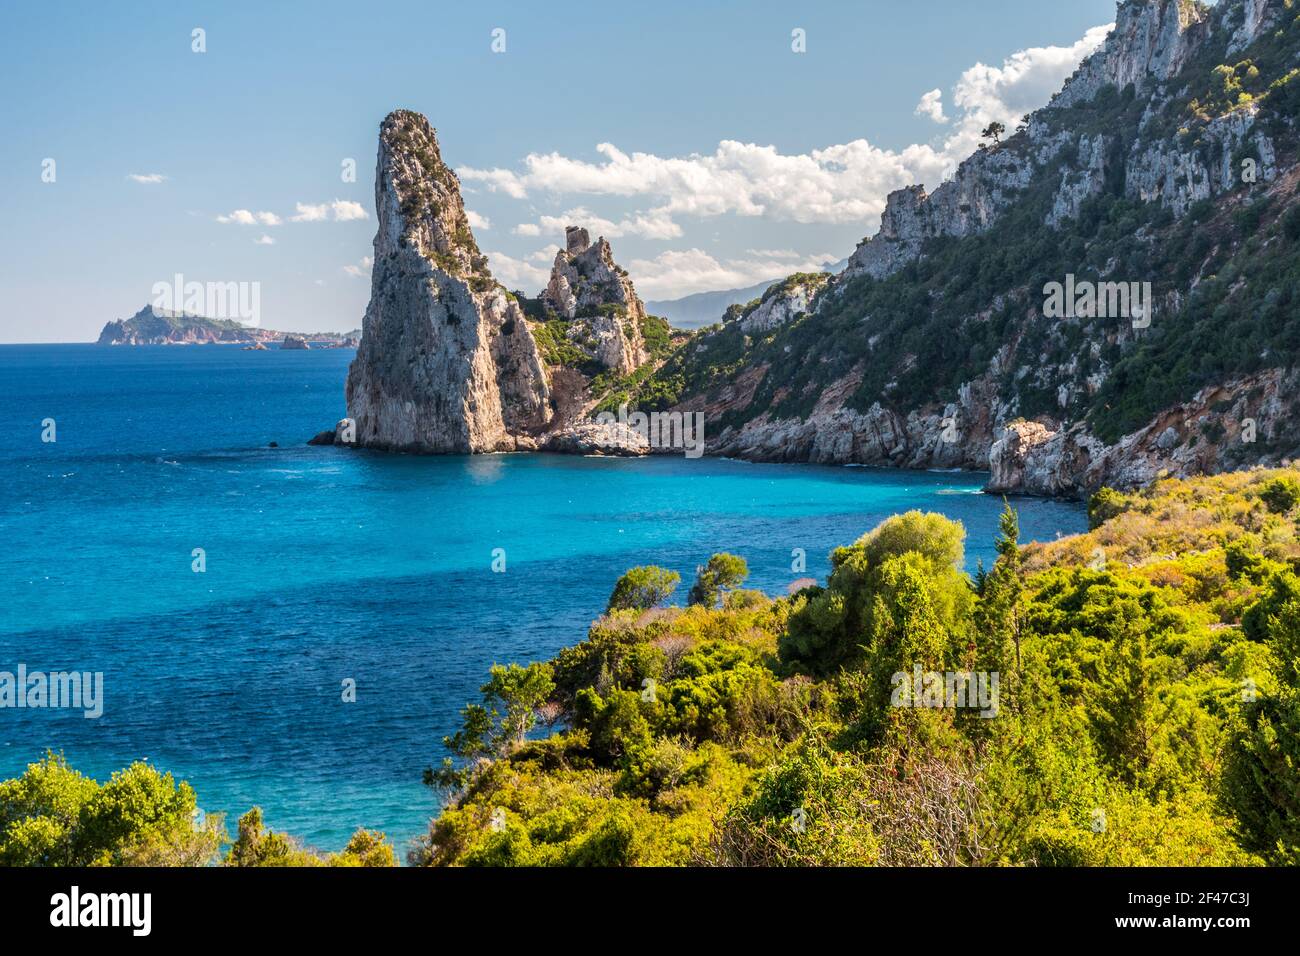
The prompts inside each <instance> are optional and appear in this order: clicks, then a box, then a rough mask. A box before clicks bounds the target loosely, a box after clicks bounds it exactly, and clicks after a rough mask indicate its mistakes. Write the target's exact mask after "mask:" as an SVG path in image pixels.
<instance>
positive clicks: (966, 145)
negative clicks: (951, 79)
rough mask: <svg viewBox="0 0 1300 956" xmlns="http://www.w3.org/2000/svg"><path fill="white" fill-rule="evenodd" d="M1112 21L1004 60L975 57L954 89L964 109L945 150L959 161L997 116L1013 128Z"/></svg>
mask: <svg viewBox="0 0 1300 956" xmlns="http://www.w3.org/2000/svg"><path fill="white" fill-rule="evenodd" d="M1114 26H1115V25H1114V24H1113V23H1111V24H1107V25H1106V26H1100V27H1093V28H1092V29H1091V30H1089V31H1088V32H1087V33H1085V34H1084V35H1083V38H1082V39H1080V40H1079V41H1078V42H1077V43H1075V44H1073V45H1071V46H1047V47H1031V48H1030V49H1027V50H1021V51H1020V52H1019V53H1013V54H1012V55H1011V56H1009V57H1007V58H1006V59H1005V60H1003V61H1002V65H1001V66H986V65H985V64H983V63H976V64H975V65H974V66H972V67H971V68H970V69H969V70H966V72H964V73H963V74H962V75H961V78H960V79H959V80H958V81H957V84H956V85H955V86H954V87H953V91H952V92H953V103H954V104H955V105H956V106H957V107H958V108H960V109H961V110H962V116H961V123H960V129H959V130H958V131H957V132H956V134H955V135H954V136H953V137H952V138H950V139H949V140H948V141H947V142H946V143H945V144H944V149H945V152H947V153H948V154H949V155H950V156H952V157H955V158H956V159H957V160H958V161H959V160H960V159H961V158H964V157H965V156H966V155H969V153H970V152H972V151H973V150H974V149H975V148H976V146H977V145H978V143H979V133H980V131H981V130H983V129H984V128H985V127H986V126H987V125H988V124H989V123H991V122H993V121H994V120H997V121H998V122H1000V123H1002V124H1004V125H1005V126H1006V127H1007V128H1008V129H1015V128H1016V125H1017V124H1018V123H1019V122H1020V118H1021V117H1022V116H1024V115H1025V114H1026V113H1029V112H1032V111H1033V110H1036V109H1038V108H1039V107H1041V106H1044V105H1046V103H1047V101H1048V100H1050V99H1051V98H1052V96H1053V95H1054V94H1055V93H1056V92H1057V91H1058V90H1059V89H1060V88H1061V85H1062V84H1063V83H1064V82H1065V80H1066V78H1067V77H1069V75H1070V74H1071V73H1073V72H1074V70H1075V67H1077V66H1078V65H1079V63H1080V61H1082V60H1083V58H1084V57H1086V56H1087V55H1088V54H1090V53H1092V52H1093V51H1094V50H1096V49H1097V48H1099V47H1100V46H1101V45H1102V44H1103V43H1104V42H1105V40H1106V34H1108V33H1110V31H1111V30H1112V29H1113V28H1114Z"/></svg>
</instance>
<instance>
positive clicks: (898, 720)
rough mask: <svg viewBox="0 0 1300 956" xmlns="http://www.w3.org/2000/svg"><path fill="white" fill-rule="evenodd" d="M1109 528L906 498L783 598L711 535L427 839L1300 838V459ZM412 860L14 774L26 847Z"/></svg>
mask: <svg viewBox="0 0 1300 956" xmlns="http://www.w3.org/2000/svg"><path fill="white" fill-rule="evenodd" d="M1090 524H1091V530H1090V531H1089V532H1088V533H1086V534H1082V535H1076V536H1073V537H1069V538H1064V539H1060V540H1057V541H1051V542H1046V543H1033V544H1029V545H1027V546H1023V547H1022V546H1020V545H1019V544H1018V540H1017V539H1018V527H1017V519H1016V515H1015V512H1014V511H1012V510H1011V509H1010V508H1008V509H1007V510H1006V512H1005V513H1004V516H1003V520H1002V530H1001V534H1000V537H999V540H998V543H997V545H998V547H997V550H998V558H997V560H996V562H995V563H994V565H993V566H992V567H991V568H984V567H980V568H978V570H977V571H976V573H975V574H974V576H973V577H972V576H968V575H966V574H965V573H963V572H962V571H960V570H959V566H960V565H961V561H962V556H963V546H964V539H965V531H964V529H963V528H962V526H961V525H960V524H957V523H955V522H953V521H950V520H948V519H947V518H944V517H942V516H940V515H935V514H921V513H919V512H909V513H907V514H904V515H898V516H895V517H893V518H890V519H888V520H887V521H885V522H884V523H882V524H881V525H880V526H878V527H877V528H875V529H873V530H871V531H869V532H868V533H867V534H865V535H863V536H862V537H861V538H859V539H858V540H857V541H856V542H854V543H853V544H851V545H849V546H846V547H842V548H837V549H836V550H835V551H834V553H833V554H832V556H831V563H832V568H833V570H832V572H831V574H830V576H829V579H828V580H827V581H825V582H824V583H823V584H813V585H809V586H805V587H802V588H801V589H800V590H798V591H797V593H794V594H791V595H788V596H784V597H776V598H772V597H768V596H765V595H763V594H761V593H759V592H757V591H754V590H749V589H746V588H745V587H744V584H745V580H746V578H747V575H748V568H747V566H746V564H745V562H744V560H743V558H741V557H739V556H736V555H727V554H720V555H714V556H713V558H711V559H710V560H709V561H708V562H707V563H705V564H704V565H702V566H701V567H700V568H699V569H698V570H697V574H696V580H695V582H694V584H693V585H692V587H691V589H690V593H689V597H688V602H687V604H686V606H684V607H666V606H664V605H665V604H666V602H667V601H669V600H670V599H671V597H672V596H673V594H674V592H675V590H676V588H677V585H678V583H679V580H678V576H677V575H676V574H675V573H673V572H671V571H667V570H665V569H663V568H658V567H654V566H646V567H641V568H634V569H632V570H630V571H629V572H628V573H627V574H625V575H623V576H622V577H621V578H620V579H619V581H618V582H617V583H616V585H615V587H614V591H613V594H612V595H611V598H610V602H609V607H608V609H607V610H606V612H605V613H604V614H603V615H602V616H601V617H600V618H599V619H597V620H596V621H595V622H594V623H593V624H592V626H591V629H590V631H589V633H588V635H587V638H586V640H584V641H583V642H582V643H580V644H577V645H575V646H573V647H569V648H566V649H564V650H562V651H561V652H560V653H559V654H557V655H556V656H555V658H554V659H553V660H551V661H547V662H533V663H529V664H526V665H522V664H509V665H499V666H496V667H493V668H492V671H491V674H490V675H489V676H490V679H489V680H488V682H487V683H486V684H485V685H484V686H483V688H482V700H481V702H478V703H473V704H470V705H469V706H467V707H466V708H465V710H464V725H463V727H462V728H461V730H459V731H458V732H457V733H455V734H453V735H452V736H450V737H448V738H447V739H446V744H447V746H448V748H449V749H450V751H451V752H452V753H453V754H454V755H455V757H454V759H449V760H448V761H447V762H446V763H445V764H444V765H443V766H442V767H440V768H437V769H433V768H430V769H429V770H427V771H426V772H425V782H426V783H428V784H429V785H430V786H432V787H434V788H437V789H438V790H440V791H444V792H445V793H446V794H447V795H448V801H447V803H446V806H445V808H444V810H443V812H442V813H441V815H440V816H439V817H438V818H437V819H435V820H433V821H432V823H431V825H430V829H429V832H428V834H427V836H426V837H425V838H424V839H423V840H422V841H421V843H420V845H419V846H418V848H417V849H416V850H415V851H414V852H413V853H412V855H411V861H412V862H414V863H418V864H431V865H511V866H517V865H572V866H576V865H612V866H628V865H686V864H696V865H763V866H766V865H963V866H964V865H1039V866H1062V865H1119V866H1130V865H1132V866H1145V865H1169V866H1183V865H1254V864H1273V865H1293V864H1297V863H1300V471H1297V470H1293V469H1290V470H1276V471H1263V470H1256V471H1251V472H1241V473H1235V474H1228V475H1221V476H1218V477H1214V478H1202V479H1195V480H1168V481H1163V482H1160V483H1159V484H1158V485H1156V486H1155V487H1154V488H1151V489H1148V490H1146V491H1142V492H1136V493H1131V494H1121V493H1118V492H1114V491H1110V490H1105V491H1103V492H1101V493H1099V494H1098V495H1096V496H1095V497H1094V499H1093V500H1092V502H1091V506H1090ZM802 583H806V582H801V584H802ZM911 675H917V676H921V675H943V676H942V679H941V680H939V681H938V682H933V681H932V680H931V678H930V677H929V676H927V677H926V678H925V680H924V681H921V682H918V683H913V682H912V681H911V680H910V677H911ZM993 677H996V683H994V682H993V680H992V678H993ZM966 681H969V682H970V687H969V689H968V690H966V691H965V696H962V697H961V698H960V699H958V700H953V699H951V697H945V696H944V686H945V682H947V684H948V693H949V694H951V692H952V690H953V689H957V690H959V691H961V690H962V689H963V686H964V684H965V682H966ZM976 688H978V691H979V693H978V695H976V694H975V689H976ZM542 728H547V730H546V731H543V729H542ZM227 845H228V849H226V850H225V852H224V854H223V852H222V851H223V848H225V847H227ZM393 862H394V855H393V849H392V847H391V846H390V845H389V844H388V843H387V841H386V840H385V839H384V837H383V835H382V834H378V833H374V832H372V831H367V830H358V831H357V833H356V834H355V835H354V836H353V837H352V839H351V841H350V842H349V843H348V845H347V847H346V848H345V849H344V850H343V851H342V852H341V853H337V854H327V855H322V854H317V853H314V852H311V851H309V850H307V849H305V848H303V847H302V846H301V845H300V844H298V843H297V842H296V841H294V840H293V839H292V838H290V837H288V836H286V835H285V834H282V833H276V832H272V831H268V830H267V829H266V828H265V826H264V823H263V820H262V815H261V811H260V810H258V809H257V808H254V809H253V810H251V811H249V812H248V813H247V814H245V815H244V816H243V817H242V818H241V819H240V820H239V824H238V829H237V834H236V837H235V839H234V840H233V841H231V840H230V839H229V837H228V836H227V834H226V831H225V827H224V824H223V822H222V820H221V819H220V818H218V817H204V816H203V815H202V814H201V813H199V812H198V810H197V806H196V801H195V795H194V792H193V790H192V789H191V788H190V787H189V786H188V785H187V784H185V783H179V784H178V783H176V782H175V781H174V780H173V779H172V777H171V776H170V775H169V774H165V773H162V772H160V771H159V770H157V769H156V768H154V767H152V766H151V765H149V764H147V763H135V764H132V765H131V766H130V767H128V768H126V769H125V770H123V771H120V772H119V773H116V774H114V775H113V776H112V778H111V779H110V780H109V781H108V782H107V783H103V784H100V783H98V782H96V781H94V780H91V779H89V778H87V777H85V776H83V775H82V774H80V773H78V772H76V771H75V770H73V769H72V768H71V767H70V766H68V764H67V762H66V761H65V760H64V759H63V758H62V757H61V756H57V755H54V754H49V755H47V756H46V757H45V758H44V759H42V760H39V761H38V762H36V763H34V764H32V765H31V766H30V767H28V769H27V771H26V773H24V774H23V775H22V776H21V777H18V778H16V779H13V780H8V781H4V782H3V783H0V865H14V866H21V865H37V866H71V865H106V866H121V865H139V864H148V865H174V866H197V865H210V864H216V863H220V864H222V865H226V866H321V865H328V866H389V865H392V864H393Z"/></svg>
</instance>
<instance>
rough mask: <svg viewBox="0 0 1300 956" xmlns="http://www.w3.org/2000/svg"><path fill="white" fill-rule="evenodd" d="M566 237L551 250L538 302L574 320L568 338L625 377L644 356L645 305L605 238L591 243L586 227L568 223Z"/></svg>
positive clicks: (642, 361)
mask: <svg viewBox="0 0 1300 956" xmlns="http://www.w3.org/2000/svg"><path fill="white" fill-rule="evenodd" d="M564 239H565V247H564V248H563V249H561V250H559V251H557V252H556V254H555V263H554V265H553V266H552V267H551V278H550V281H549V282H548V283H547V284H546V289H545V291H543V292H542V296H541V298H542V302H543V304H544V305H545V307H546V308H547V309H549V310H550V311H552V312H554V313H556V314H557V315H559V316H561V317H562V318H565V319H570V320H572V323H571V324H570V326H569V329H568V336H569V338H570V339H571V340H573V341H574V342H575V343H577V344H579V345H580V346H582V347H583V348H585V349H586V350H587V351H589V352H590V353H591V354H592V356H593V357H594V358H595V359H596V360H597V361H598V362H600V364H601V365H603V366H604V367H605V368H607V369H612V370H614V371H617V372H619V373H621V374H624V375H626V374H627V373H629V372H632V371H634V370H635V369H636V368H638V367H639V366H640V365H642V364H644V363H645V361H646V358H647V355H646V350H645V341H644V338H643V336H642V334H641V325H642V323H643V322H644V321H645V318H646V312H645V306H644V304H642V302H641V300H640V298H638V297H637V294H636V289H635V288H633V286H632V280H631V279H630V278H629V277H628V274H627V272H626V271H625V270H624V269H622V268H621V267H620V266H619V265H618V264H617V263H616V262H615V261H614V253H613V250H612V249H611V248H610V245H609V242H608V241H607V240H606V239H605V238H604V237H603V236H602V237H601V238H599V239H597V240H596V242H595V243H594V244H593V243H592V242H591V237H590V234H589V233H588V232H587V230H586V229H583V228H581V227H579V226H569V227H567V228H566V229H565V230H564Z"/></svg>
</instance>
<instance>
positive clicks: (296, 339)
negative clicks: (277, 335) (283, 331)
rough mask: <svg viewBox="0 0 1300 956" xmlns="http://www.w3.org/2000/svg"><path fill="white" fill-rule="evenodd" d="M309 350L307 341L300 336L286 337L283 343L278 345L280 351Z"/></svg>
mask: <svg viewBox="0 0 1300 956" xmlns="http://www.w3.org/2000/svg"><path fill="white" fill-rule="evenodd" d="M310 348H311V346H310V345H308V344H307V340H306V339H304V338H303V337H302V336H301V335H286V336H285V337H284V341H282V342H281V343H280V349H281V351H290V352H292V351H295V350H297V351H303V350H306V349H310Z"/></svg>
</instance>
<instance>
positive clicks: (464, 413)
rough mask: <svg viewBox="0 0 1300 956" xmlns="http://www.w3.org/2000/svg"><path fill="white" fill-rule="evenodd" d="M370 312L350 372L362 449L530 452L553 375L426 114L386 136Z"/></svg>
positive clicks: (397, 119)
mask: <svg viewBox="0 0 1300 956" xmlns="http://www.w3.org/2000/svg"><path fill="white" fill-rule="evenodd" d="M375 208H376V212H377V213H378V220H379V227H378V231H377V233H376V235H375V240H374V265H373V266H372V270H371V283H370V290H371V291H370V304H369V305H368V306H367V308H366V313H365V319H364V322H363V325H362V335H361V342H360V344H359V345H358V347H357V355H356V358H355V359H354V360H353V362H352V366H351V368H350V370H349V372H348V380H347V407H348V415H349V417H350V418H352V419H353V420H354V421H355V427H356V443H357V444H358V445H361V446H364V447H369V448H382V449H388V450H395V451H409V452H422V453H476V452H491V451H511V450H516V449H520V448H531V447H534V445H535V436H536V435H537V434H538V433H540V432H541V431H542V430H543V429H544V428H545V427H546V425H547V424H548V422H549V420H550V416H551V410H550V405H549V387H548V383H547V378H546V371H545V368H544V366H543V363H542V360H541V357H540V355H539V354H538V349H537V344H536V342H535V341H534V339H533V336H532V333H531V331H530V330H529V327H528V323H527V321H526V319H525V317H524V314H523V312H522V311H521V309H520V308H519V304H518V303H517V302H516V301H515V299H514V297H513V296H511V295H509V294H507V292H506V291H505V290H504V289H503V288H502V287H501V286H500V285H499V284H498V283H497V282H496V281H495V280H494V279H493V278H492V275H491V273H490V272H489V270H488V264H487V259H486V257H485V256H483V255H482V253H480V252H479V249H478V245H477V243H476V242H475V240H474V236H473V232H472V231H471V229H470V225H469V220H468V218H467V216H466V214H465V207H464V204H463V202H462V200H461V195H460V185H459V182H458V180H457V179H456V175H455V173H453V172H452V170H451V169H450V168H449V167H448V166H447V165H446V164H445V163H444V162H443V160H442V156H441V152H440V150H439V146H438V141H437V137H436V135H435V132H434V130H433V128H432V127H430V125H429V122H428V120H427V119H425V118H424V117H423V116H421V115H420V114H418V113H414V112H410V111H408V110H396V111H394V112H393V113H390V114H389V115H388V116H387V117H386V118H385V119H384V121H383V123H382V124H381V126H380V132H379V156H378V161H377V166H376V174H375Z"/></svg>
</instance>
